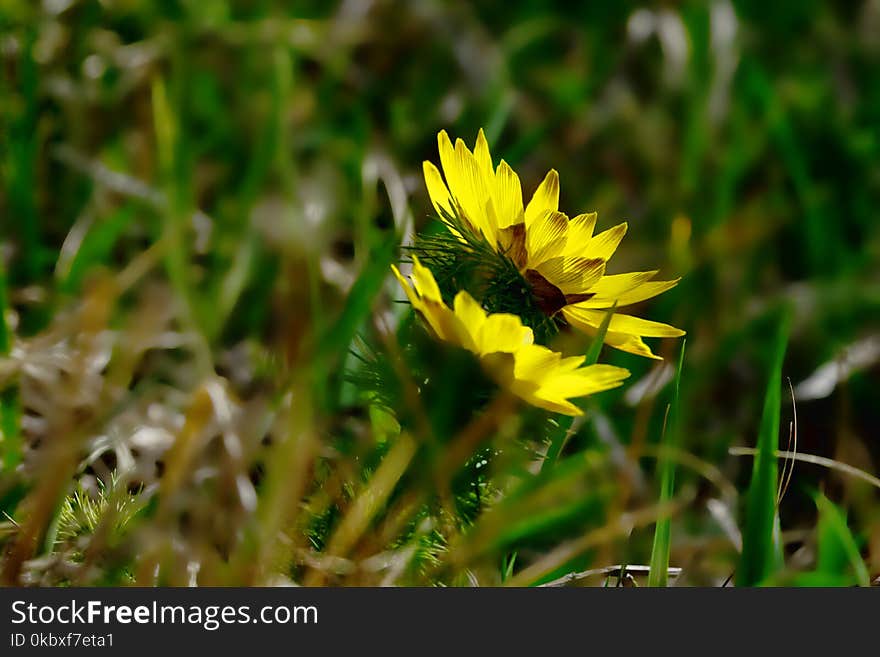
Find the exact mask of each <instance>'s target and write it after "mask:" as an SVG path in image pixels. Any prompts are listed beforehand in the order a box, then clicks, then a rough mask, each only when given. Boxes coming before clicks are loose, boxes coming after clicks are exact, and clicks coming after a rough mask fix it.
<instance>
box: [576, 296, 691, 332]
mask: <svg viewBox="0 0 880 657" xmlns="http://www.w3.org/2000/svg"><path fill="white" fill-rule="evenodd" d="M564 310H565V311H567V312H565V317H566V319H569V318H571V319H569V321H571V320H572V319H573V320H574V321H575V322H578V323H581V324H587V325H589V326H592V327H595V328H598V327H599V325H600V324H601V323H602V320H603V319H604V318H605V314H606V313H605V311H604V310H591V309H587V308H584V307H583V306H582V305H581V304H580V303H577V304H574V305H571V306H566V307H565V308H564ZM608 330H609V331H614V332H615V333H629V334H630V335H641V336H644V337H647V338H677V337H679V336H682V335H684V331H682V330H681V329H677V328H675V327H674V326H670V325H669V324H662V323H660V322H652V321H651V320H648V319H642V318H641V317H633V316H632V315H621V314H619V313H615V314H614V315H613V316H612V317H611V323H610V324H609V325H608Z"/></svg>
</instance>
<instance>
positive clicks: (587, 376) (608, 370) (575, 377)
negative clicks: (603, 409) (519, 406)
mask: <svg viewBox="0 0 880 657" xmlns="http://www.w3.org/2000/svg"><path fill="white" fill-rule="evenodd" d="M628 376H629V370H625V369H623V368H622V367H614V366H613V365H589V366H587V367H582V368H580V369H578V370H576V371H574V372H570V373H568V374H559V375H557V376H554V377H551V378H548V379H547V380H546V383H545V385H543V386H541V388H539V390H538V392H537V393H536V394H538V395H540V396H551V395H552V396H564V397H583V396H584V395H592V394H594V393H597V392H602V391H603V390H610V389H612V388H617V387H618V386H620V385H621V384H622V383H623V380H624V379H626V378H627V377H628Z"/></svg>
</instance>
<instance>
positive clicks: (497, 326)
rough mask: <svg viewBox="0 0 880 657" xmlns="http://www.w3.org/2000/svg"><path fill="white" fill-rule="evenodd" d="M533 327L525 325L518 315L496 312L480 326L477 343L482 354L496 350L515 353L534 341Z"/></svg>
mask: <svg viewBox="0 0 880 657" xmlns="http://www.w3.org/2000/svg"><path fill="white" fill-rule="evenodd" d="M534 339H535V338H534V335H533V334H532V329H530V328H529V327H528V326H523V323H522V320H520V318H519V317H517V316H516V315H510V314H507V313H494V314H492V315H489V316H488V317H487V318H486V321H485V322H484V323H483V325H482V326H481V327H480V331H479V335H478V339H477V345H478V346H479V352H480V353H481V354H491V353H493V352H496V351H502V352H507V353H513V352H515V351H517V350H518V349H520V348H521V347H523V346H524V345H528V344H532V342H534Z"/></svg>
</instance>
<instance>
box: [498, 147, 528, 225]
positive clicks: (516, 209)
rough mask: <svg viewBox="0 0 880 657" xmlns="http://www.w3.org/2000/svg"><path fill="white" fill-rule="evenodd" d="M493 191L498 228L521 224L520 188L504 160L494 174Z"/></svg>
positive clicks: (517, 179)
mask: <svg viewBox="0 0 880 657" xmlns="http://www.w3.org/2000/svg"><path fill="white" fill-rule="evenodd" d="M494 180H495V189H494V193H493V200H494V205H495V211H496V213H497V216H498V228H499V230H503V229H504V228H508V227H509V226H513V225H515V224H519V223H522V221H523V201H522V186H521V185H520V182H519V176H517V175H516V172H515V171H514V170H513V169H511V168H510V166H509V165H508V164H507V162H505V161H504V160H501V164H499V165H498V170H497V171H496V172H495V176H494Z"/></svg>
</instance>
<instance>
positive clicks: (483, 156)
mask: <svg viewBox="0 0 880 657" xmlns="http://www.w3.org/2000/svg"><path fill="white" fill-rule="evenodd" d="M474 158H476V160H477V164H478V165H479V167H480V170H481V171H482V172H483V176H484V177H485V178H486V180H487V181H489V180H492V178H494V174H493V171H492V156H491V155H490V154H489V142H487V141H486V134H485V133H484V132H483V129H482V128H480V132H478V133H477V143H476V144H475V145H474Z"/></svg>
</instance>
